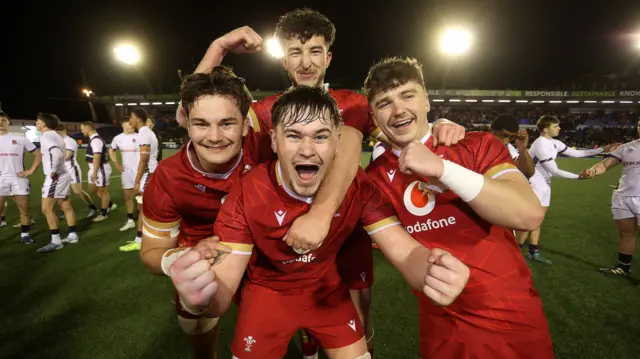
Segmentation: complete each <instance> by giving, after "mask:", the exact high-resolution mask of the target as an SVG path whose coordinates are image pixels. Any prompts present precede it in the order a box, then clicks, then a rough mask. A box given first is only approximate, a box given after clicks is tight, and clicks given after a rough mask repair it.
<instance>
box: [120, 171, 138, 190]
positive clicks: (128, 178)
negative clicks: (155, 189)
mask: <svg viewBox="0 0 640 359" xmlns="http://www.w3.org/2000/svg"><path fill="white" fill-rule="evenodd" d="M136 175H137V173H136V171H134V170H131V169H126V170H124V172H122V177H120V179H121V180H122V189H133V187H135V186H136ZM141 181H142V180H141Z"/></svg>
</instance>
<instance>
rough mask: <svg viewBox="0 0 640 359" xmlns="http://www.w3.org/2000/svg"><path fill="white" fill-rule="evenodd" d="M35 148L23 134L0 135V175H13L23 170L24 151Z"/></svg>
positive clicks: (30, 150)
mask: <svg viewBox="0 0 640 359" xmlns="http://www.w3.org/2000/svg"><path fill="white" fill-rule="evenodd" d="M35 150H36V146H35V145H34V144H33V143H32V142H31V141H29V140H28V139H27V138H26V137H25V136H20V135H14V134H11V133H8V134H6V135H0V177H15V176H16V175H17V174H18V173H20V172H22V171H24V151H29V152H33V151H35Z"/></svg>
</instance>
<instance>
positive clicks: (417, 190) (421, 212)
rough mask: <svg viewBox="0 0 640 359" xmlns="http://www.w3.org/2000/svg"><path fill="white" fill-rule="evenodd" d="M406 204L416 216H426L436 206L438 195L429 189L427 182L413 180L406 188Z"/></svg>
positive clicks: (404, 197)
mask: <svg viewBox="0 0 640 359" xmlns="http://www.w3.org/2000/svg"><path fill="white" fill-rule="evenodd" d="M403 201H404V206H405V208H406V209H407V211H409V213H411V214H413V215H414V216H420V217H422V216H426V215H427V214H429V213H431V211H433V209H434V208H435V206H436V196H435V195H434V194H433V193H432V192H431V191H428V190H427V184H426V183H424V182H421V181H413V182H411V184H410V185H409V186H408V187H407V188H406V189H405V190H404V196H403Z"/></svg>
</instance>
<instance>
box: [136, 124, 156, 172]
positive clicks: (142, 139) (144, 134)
mask: <svg viewBox="0 0 640 359" xmlns="http://www.w3.org/2000/svg"><path fill="white" fill-rule="evenodd" d="M137 141H138V145H139V146H144V145H148V146H149V148H150V149H149V172H150V173H153V171H155V170H156V167H158V138H157V137H156V134H155V133H153V131H151V129H150V128H149V127H147V126H142V127H141V128H140V129H139V130H138V138H137Z"/></svg>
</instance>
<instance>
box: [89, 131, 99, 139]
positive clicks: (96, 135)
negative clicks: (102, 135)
mask: <svg viewBox="0 0 640 359" xmlns="http://www.w3.org/2000/svg"><path fill="white" fill-rule="evenodd" d="M94 137H98V133H97V132H96V133H94V134H93V135H91V136H90V137H89V139H92V138H94Z"/></svg>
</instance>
